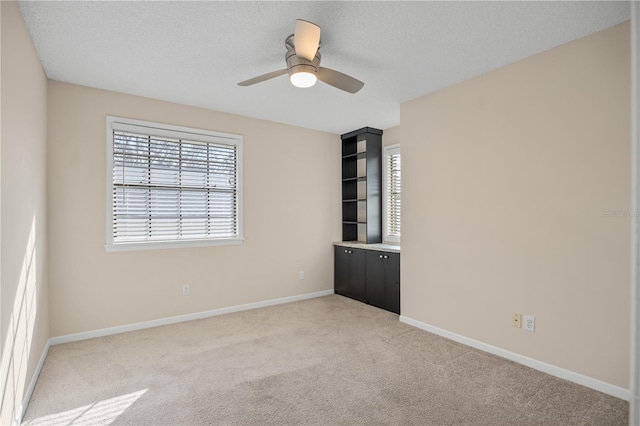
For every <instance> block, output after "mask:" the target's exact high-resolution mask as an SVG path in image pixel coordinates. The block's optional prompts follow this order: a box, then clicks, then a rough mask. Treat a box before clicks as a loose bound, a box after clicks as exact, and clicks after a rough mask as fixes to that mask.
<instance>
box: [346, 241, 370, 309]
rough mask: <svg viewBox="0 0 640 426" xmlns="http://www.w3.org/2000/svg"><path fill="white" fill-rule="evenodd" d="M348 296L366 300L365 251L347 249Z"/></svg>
mask: <svg viewBox="0 0 640 426" xmlns="http://www.w3.org/2000/svg"><path fill="white" fill-rule="evenodd" d="M349 251H350V252H351V253H349V296H350V297H352V298H354V299H358V300H360V301H362V302H365V301H366V300H367V295H366V288H367V287H366V284H365V283H366V281H365V261H366V260H365V250H360V249H349Z"/></svg>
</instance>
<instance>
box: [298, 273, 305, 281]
mask: <svg viewBox="0 0 640 426" xmlns="http://www.w3.org/2000/svg"><path fill="white" fill-rule="evenodd" d="M298 278H300V279H301V280H304V271H299V272H298Z"/></svg>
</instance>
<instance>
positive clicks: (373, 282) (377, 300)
mask: <svg viewBox="0 0 640 426" xmlns="http://www.w3.org/2000/svg"><path fill="white" fill-rule="evenodd" d="M384 255H385V253H382V252H379V251H368V252H367V272H366V281H367V303H369V304H370V305H372V306H375V307H378V308H382V309H386V307H385V291H384V282H385V268H384V266H385V262H384V260H385V259H384Z"/></svg>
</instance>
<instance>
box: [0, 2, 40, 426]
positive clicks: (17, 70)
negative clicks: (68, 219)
mask: <svg viewBox="0 0 640 426" xmlns="http://www.w3.org/2000/svg"><path fill="white" fill-rule="evenodd" d="M0 7H1V10H2V83H1V85H2V96H1V104H2V106H1V110H2V118H1V120H0V121H1V123H2V124H1V129H2V130H1V132H0V133H1V146H0V151H1V153H0V158H1V165H0V171H1V172H0V173H1V175H0V176H1V179H0V183H1V185H0V186H1V188H0V195H1V205H2V207H1V215H0V217H1V222H0V227H1V228H2V244H1V249H0V253H1V255H0V256H1V258H0V263H1V265H2V268H1V269H2V271H1V273H0V280H1V290H0V291H1V293H0V296H1V297H0V299H1V305H2V309H1V314H0V315H1V320H2V321H1V342H2V367H1V368H2V369H1V371H0V373H1V374H0V377H1V378H2V381H1V386H2V389H1V390H2V392H1V394H2V412H1V414H0V424H9V423H10V422H11V421H12V419H13V418H15V416H16V414H17V412H18V411H19V410H20V407H21V403H22V399H23V396H24V392H25V390H26V389H27V387H28V385H29V382H30V381H31V378H32V376H33V373H34V370H35V368H36V366H37V363H38V361H39V359H40V356H41V355H42V351H43V349H44V347H45V345H46V341H47V339H48V338H49V322H48V316H49V315H48V299H47V219H46V215H47V209H46V203H47V198H46V137H47V133H46V127H47V113H46V108H47V79H46V76H45V74H44V72H43V70H42V67H41V66H40V62H39V60H38V57H37V56H36V52H35V49H34V48H33V45H32V43H31V39H30V38H29V35H28V34H27V31H26V28H25V26H24V22H23V20H22V16H21V15H20V11H19V9H18V6H17V4H16V3H15V2H12V1H11V2H8V1H3V2H2V3H1V6H0Z"/></svg>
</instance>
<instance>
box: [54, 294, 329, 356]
mask: <svg viewBox="0 0 640 426" xmlns="http://www.w3.org/2000/svg"><path fill="white" fill-rule="evenodd" d="M330 294H333V290H323V291H317V292H315V293H306V294H300V295H297V296H289V297H283V298H280V299H271V300H265V301H263V302H255V303H247V304H246V305H237V306H230V307H228V308H220V309H212V310H210V311H202V312H194V313H192V314H185V315H178V316H175V317H168V318H160V319H157V320H151V321H144V322H137V323H134V324H126V325H120V326H117V327H109V328H102V329H99V330H92V331H85V332H82V333H74V334H66V335H64V336H56V337H52V338H51V339H49V340H50V342H51V344H52V345H59V344H61V343H69V342H77V341H79V340H86V339H93V338H94V337H102V336H108V335H111V334H118V333H126V332H127V331H135V330H143V329H145V328H151V327H159V326H161V325H168V324H175V323H178V322H184V321H191V320H196V319H202V318H209V317H214V316H217V315H223V314H230V313H232V312H240V311H248V310H250V309H257V308H264V307H267V306H274V305H281V304H283V303H291V302H297V301H300V300H305V299H312V298H314V297H322V296H328V295H330Z"/></svg>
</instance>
